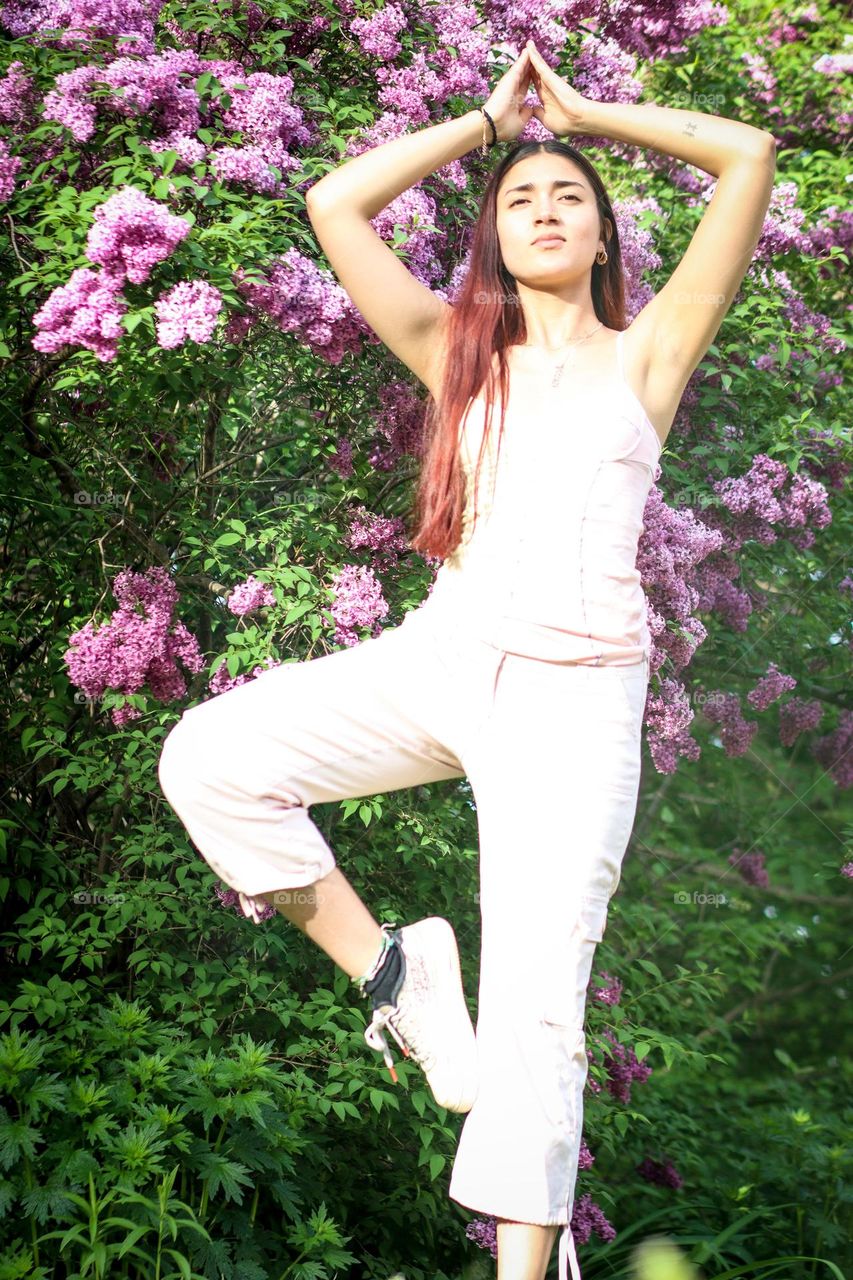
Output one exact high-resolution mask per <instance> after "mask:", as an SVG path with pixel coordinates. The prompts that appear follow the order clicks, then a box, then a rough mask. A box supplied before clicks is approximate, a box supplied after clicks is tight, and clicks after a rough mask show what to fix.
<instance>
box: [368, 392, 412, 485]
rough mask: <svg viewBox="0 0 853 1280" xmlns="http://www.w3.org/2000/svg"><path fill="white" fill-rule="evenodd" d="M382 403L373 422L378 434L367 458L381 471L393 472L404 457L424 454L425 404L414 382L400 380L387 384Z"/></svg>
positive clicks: (381, 399) (381, 394) (382, 393)
mask: <svg viewBox="0 0 853 1280" xmlns="http://www.w3.org/2000/svg"><path fill="white" fill-rule="evenodd" d="M379 400H380V405H381V407H380V408H379V410H378V411H377V412H376V413H375V414H374V415H373V420H372V426H373V427H374V428H375V429H376V432H377V435H376V437H375V439H374V441H373V443H372V445H371V446H370V448H369V451H368V455H367V457H368V461H369V463H370V465H371V466H372V467H374V468H375V469H376V470H377V471H390V470H392V468H393V467H395V466H396V465H397V463H398V462H399V461H400V459H401V458H403V457H405V456H411V457H415V458H417V457H420V455H421V450H422V446H423V423H424V402H423V400H422V399H421V397H420V395H418V393H417V392H416V390H415V389H414V388H413V387H412V385H411V383H408V382H399V381H392V382H387V383H384V384H383V386H381V387H380V389H379Z"/></svg>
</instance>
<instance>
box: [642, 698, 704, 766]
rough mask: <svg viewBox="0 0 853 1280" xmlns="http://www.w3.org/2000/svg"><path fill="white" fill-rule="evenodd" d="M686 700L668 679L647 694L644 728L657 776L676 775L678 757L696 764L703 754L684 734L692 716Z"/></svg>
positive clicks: (697, 745)
mask: <svg viewBox="0 0 853 1280" xmlns="http://www.w3.org/2000/svg"><path fill="white" fill-rule="evenodd" d="M689 696H690V695H689V694H688V693H687V690H686V689H685V688H684V685H683V684H681V682H680V681H678V680H672V679H670V678H669V677H666V678H664V679H662V680H661V681H660V682H659V685H658V687H657V688H656V689H652V688H650V690H649V695H648V699H647V701H646V712H645V725H646V732H647V735H648V744H649V751H650V753H651V757H652V761H653V763H654V766H655V768H656V769H657V771H658V773H675V770H676V769H677V767H678V761H679V758H680V757H682V756H683V757H684V758H685V759H687V760H691V761H696V760H698V759H699V757H700V756H701V754H702V749H701V747H700V746H699V743H698V742H697V741H696V739H695V738H694V737H692V735H691V734H690V733H688V731H687V730H688V728H689V726H690V724H691V722H692V720H693V716H694V712H693V710H692V708H691V706H690V702H689Z"/></svg>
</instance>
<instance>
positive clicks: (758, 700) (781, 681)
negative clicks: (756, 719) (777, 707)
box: [746, 662, 797, 711]
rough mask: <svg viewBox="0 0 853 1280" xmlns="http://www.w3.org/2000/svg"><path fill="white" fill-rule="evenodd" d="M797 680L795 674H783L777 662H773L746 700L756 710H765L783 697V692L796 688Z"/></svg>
mask: <svg viewBox="0 0 853 1280" xmlns="http://www.w3.org/2000/svg"><path fill="white" fill-rule="evenodd" d="M796 687H797V682H796V680H795V679H794V677H793V676H786V675H783V674H782V672H781V671H780V670H779V668H778V667H777V666H776V663H775V662H771V663H770V664H769V666H768V668H767V673H766V675H763V676H762V677H761V679H760V680H759V682H758V684H757V685H756V686H755V688H754V689H750V691H749V693H748V694H747V695H746V700H747V702H748V703H749V705H750V706H751V707H752V708H753V710H755V711H765V710H766V709H767V707H769V706H770V703H771V702H775V701H776V699H777V698H781V696H782V694H783V693H786V692H788V691H789V690H790V689H796Z"/></svg>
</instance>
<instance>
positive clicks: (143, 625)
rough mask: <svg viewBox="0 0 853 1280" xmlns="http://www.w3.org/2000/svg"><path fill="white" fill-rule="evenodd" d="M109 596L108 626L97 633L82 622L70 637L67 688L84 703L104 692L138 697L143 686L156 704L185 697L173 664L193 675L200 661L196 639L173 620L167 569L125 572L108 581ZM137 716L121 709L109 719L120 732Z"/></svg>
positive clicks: (173, 590) (173, 597) (173, 603)
mask: <svg viewBox="0 0 853 1280" xmlns="http://www.w3.org/2000/svg"><path fill="white" fill-rule="evenodd" d="M113 595H114V596H115V598H116V600H118V602H119V608H118V609H117V610H116V612H115V613H114V614H113V616H112V617H111V618H110V619H109V621H107V622H105V623H103V624H102V625H101V626H100V628H98V629H97V630H96V629H95V627H94V624H93V623H92V622H87V623H86V625H85V626H84V627H82V628H81V629H80V630H79V631H75V632H74V633H73V635H71V636H70V637H69V646H70V647H69V648H68V650H67V651H66V653H65V654H64V660H65V663H66V666H67V668H68V678H69V680H70V681H71V683H72V684H74V685H76V686H77V688H78V689H81V690H82V691H83V692H84V693H85V694H86V697H87V698H100V697H102V696H103V694H104V693H105V691H106V690H108V689H111V690H114V691H115V692H117V693H122V694H125V695H129V694H133V693H138V692H139V691H140V690H141V689H142V687H143V685H145V684H146V683H147V684H148V687H149V689H150V692H151V694H152V696H153V697H154V698H155V700H157V701H161V702H166V701H170V700H171V699H173V698H177V697H181V696H182V695H184V694H185V693H186V691H187V685H186V680H185V678H184V676H183V675H182V673H181V672H180V670H179V669H178V666H177V663H178V661H180V662H181V663H182V665H183V666H184V667H185V668H186V670H188V671H191V672H197V671H200V670H201V669H202V667H203V666H204V660H203V658H202V656H201V652H200V650H199V646H198V641H197V640H196V638H195V636H193V635H191V633H190V632H189V631H188V630H187V628H186V627H185V626H184V624H183V623H182V622H174V621H173V613H174V610H175V606H176V605H177V603H178V592H177V589H176V587H175V584H174V583H173V581H172V579H171V577H170V576H169V573H168V570H166V569H164V568H161V567H160V566H157V567H155V568H153V569H149V570H147V571H145V572H144V573H135V572H133V571H132V570H130V569H125V570H123V571H122V572H121V573H119V574H118V575H117V576H116V578H115V579H114V580H113ZM139 715H140V712H139V711H138V710H136V708H134V707H131V706H124V707H120V708H118V709H116V710H114V711H113V713H112V718H113V722H114V723H115V724H116V725H118V726H119V727H121V726H122V725H124V724H126V723H127V722H128V721H130V720H134V719H137V718H138V717H139Z"/></svg>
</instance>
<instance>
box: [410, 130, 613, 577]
mask: <svg viewBox="0 0 853 1280" xmlns="http://www.w3.org/2000/svg"><path fill="white" fill-rule="evenodd" d="M542 151H548V152H550V153H551V154H552V155H557V156H565V157H566V159H568V160H572V161H574V163H575V164H576V165H578V166H579V167H580V168H581V169H582V170H583V172H584V174H585V176H586V177H587V178H588V180H589V183H590V186H591V187H592V190H593V192H594V194H595V200H596V204H597V205H598V213H599V219H600V233H601V236H602V238H603V239H604V241H605V244H606V245H607V262H606V263H605V264H604V265H603V266H601V265H599V263H597V262H596V263H593V266H592V280H591V285H590V290H591V294H592V303H593V307H594V309H595V314H596V317H597V318H598V319H599V320H600V321H601V322H602V323H603V324H605V325H607V327H608V328H610V329H618V330H621V329H624V328H625V327H626V326H625V298H624V279H623V272H622V253H621V250H620V247H619V236H618V233H617V228H616V218H615V216H614V214H613V207H612V205H611V203H610V197H609V196H608V194H607V192H606V190H605V188H604V184H603V182H602V181H601V178H600V177H599V176H598V173H597V171H596V169H595V168H594V167H593V165H592V164H591V163H590V161H589V160H588V159H587V158H586V156H584V155H583V154H582V152H580V151H578V150H576V148H575V147H573V146H570V144H569V143H567V142H560V141H559V140H558V139H556V138H554V139H548V140H547V141H545V142H524V143H521V144H520V145H519V146H517V147H515V148H514V149H513V150H512V151H510V152H508V153H507V155H505V156H504V158H503V160H501V162H500V164H499V165H498V166H497V167H496V168H495V170H494V172H493V173H492V174H491V176H490V178H489V181H488V183H487V186H486V190H485V193H484V195H483V199H482V202H481V205H480V213H479V217H478V218H477V222H476V224H475V227H474V234H473V239H472V244H471V257H470V264H469V267H468V272H467V275H466V277H465V280H464V283H463V285H462V287H461V289H460V291H459V295H458V297H457V298H456V300H455V301H454V303H453V307H452V313H451V316H450V320H449V325H448V330H447V352H448V354H447V359H446V361H445V366H444V372H443V377H442V381H441V386H440V388H439V394H438V400H437V401H436V400H435V399H434V398H433V396H432V395H430V397H429V399H428V401H427V406H426V411H425V415H424V436H423V450H422V455H421V456H422V462H421V469H420V474H419V477H418V483H417V487H416V491H415V498H414V525H415V527H414V534H412V535H410V538H409V541H410V545H411V546H412V548H413V549H414V550H415V551H417V552H419V553H420V554H421V555H422V556H424V557H426V558H430V557H435V558H437V559H439V560H444V559H446V558H447V556H449V555H450V554H451V553H452V552H453V550H454V549H455V548H456V547H457V546H458V544H459V541H460V538H461V537H462V516H463V513H464V509H465V477H464V474H463V470H462V464H461V461H460V458H459V447H458V445H459V441H458V430H459V424H460V422H461V419H462V414H463V412H464V410H465V407H466V405H467V403H468V401H469V399H471V398H473V397H474V396H476V395H477V393H478V392H479V390H480V388H481V387H482V386H483V384H484V383H485V384H486V401H485V410H486V421H485V429H484V432H483V442H482V446H481V448H480V452H479V456H478V459H477V468H476V478H477V479H478V478H479V473H480V462H481V459H482V456H483V451H484V449H485V447H486V441H487V437H488V434H489V431H490V428H491V419H492V410H493V404H494V395H493V392H494V380H493V377H492V358H493V355H494V353H495V352H497V354H498V366H499V374H498V380H499V385H500V392H501V417H500V426H499V432H500V434H499V436H498V443H499V444H500V440H501V438H502V435H503V427H504V417H505V412H506V402H507V398H508V392H509V377H508V371H507V361H506V356H505V351H506V348H507V347H508V346H511V345H513V344H514V343H516V342H524V341H525V339H526V337H527V330H526V325H525V323H524V313H523V311H522V308H521V306H520V304H519V299H518V290H517V288H516V282H515V277H514V276H512V275H510V273H509V271H507V269H506V267H505V266H504V263H503V259H502V257H501V250H500V244H499V242H498V233H497V225H496V209H497V193H498V188H499V187H500V184H501V181H502V179H503V177H504V175H505V174H506V173H507V171H508V170H509V169H511V168H512V166H513V165H515V164H518V162H519V161H520V160H524V159H526V158H527V156H530V155H534V154H536V153H537V152H542ZM605 218H607V219H608V220H609V222H610V226H611V229H612V230H611V235H610V238H609V239H608V238H607V235H606V228H605V224H604V219H605Z"/></svg>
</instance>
